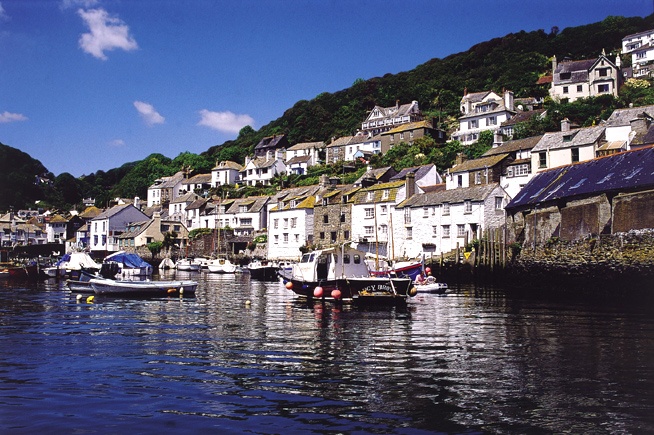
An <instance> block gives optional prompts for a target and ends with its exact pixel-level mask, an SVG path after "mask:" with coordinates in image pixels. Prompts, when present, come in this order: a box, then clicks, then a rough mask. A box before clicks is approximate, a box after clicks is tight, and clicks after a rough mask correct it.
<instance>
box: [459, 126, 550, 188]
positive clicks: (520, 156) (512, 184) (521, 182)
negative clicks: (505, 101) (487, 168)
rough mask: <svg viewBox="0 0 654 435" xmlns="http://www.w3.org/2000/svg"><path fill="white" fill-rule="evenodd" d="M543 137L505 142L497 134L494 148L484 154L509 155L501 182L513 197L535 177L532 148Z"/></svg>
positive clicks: (486, 155)
mask: <svg viewBox="0 0 654 435" xmlns="http://www.w3.org/2000/svg"><path fill="white" fill-rule="evenodd" d="M541 138H542V135H541V136H532V137H527V138H524V139H514V140H509V141H506V142H504V139H503V137H502V135H500V134H496V135H495V141H494V142H493V148H491V149H489V150H488V151H486V152H485V153H484V155H483V156H482V158H483V157H494V156H498V155H508V159H507V160H506V165H505V166H504V168H503V169H502V173H501V175H500V180H499V183H500V186H502V188H503V189H504V190H505V191H506V193H507V194H508V195H509V196H510V197H511V198H514V197H515V196H516V195H517V194H518V192H520V190H521V189H522V188H523V187H524V186H525V185H526V184H527V183H528V182H529V180H531V178H532V177H533V174H534V172H535V171H532V169H531V163H532V162H531V150H532V149H533V148H534V147H535V146H536V144H537V143H538V142H539V141H540V139H541ZM457 180H458V179H457Z"/></svg>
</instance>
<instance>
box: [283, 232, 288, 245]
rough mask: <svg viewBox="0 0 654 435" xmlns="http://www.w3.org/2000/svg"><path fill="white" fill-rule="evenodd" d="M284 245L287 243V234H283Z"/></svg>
mask: <svg viewBox="0 0 654 435" xmlns="http://www.w3.org/2000/svg"><path fill="white" fill-rule="evenodd" d="M284 243H288V233H284Z"/></svg>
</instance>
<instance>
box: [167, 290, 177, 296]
mask: <svg viewBox="0 0 654 435" xmlns="http://www.w3.org/2000/svg"><path fill="white" fill-rule="evenodd" d="M173 293H177V289H176V288H169V289H168V294H169V295H172V294H173Z"/></svg>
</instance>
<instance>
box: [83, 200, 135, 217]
mask: <svg viewBox="0 0 654 435" xmlns="http://www.w3.org/2000/svg"><path fill="white" fill-rule="evenodd" d="M127 207H134V206H133V205H132V204H121V205H115V206H113V207H111V208H110V209H108V210H105V211H103V212H102V213H100V214H99V215H97V216H96V217H94V218H93V219H92V220H96V219H107V218H110V217H112V216H115V215H117V214H118V213H120V212H121V211H123V210H124V209H126V208H127Z"/></svg>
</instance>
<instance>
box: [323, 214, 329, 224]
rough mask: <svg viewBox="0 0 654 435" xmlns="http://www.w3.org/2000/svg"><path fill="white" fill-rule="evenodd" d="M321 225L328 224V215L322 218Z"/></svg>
mask: <svg viewBox="0 0 654 435" xmlns="http://www.w3.org/2000/svg"><path fill="white" fill-rule="evenodd" d="M322 223H324V224H328V223H329V215H328V214H325V215H323V216H322Z"/></svg>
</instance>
